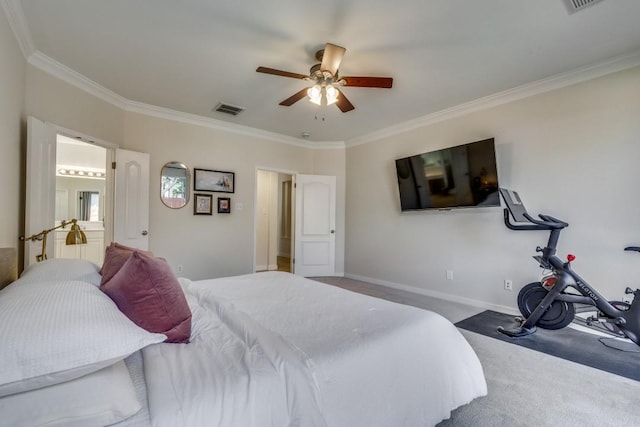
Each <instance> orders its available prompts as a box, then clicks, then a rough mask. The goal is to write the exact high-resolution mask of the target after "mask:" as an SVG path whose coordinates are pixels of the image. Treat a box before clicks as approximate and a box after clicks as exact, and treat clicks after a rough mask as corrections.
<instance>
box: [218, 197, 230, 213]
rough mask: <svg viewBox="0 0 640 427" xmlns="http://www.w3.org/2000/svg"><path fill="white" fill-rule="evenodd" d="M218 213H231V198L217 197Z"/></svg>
mask: <svg viewBox="0 0 640 427" xmlns="http://www.w3.org/2000/svg"><path fill="white" fill-rule="evenodd" d="M218 213H231V199H230V198H229V197H218Z"/></svg>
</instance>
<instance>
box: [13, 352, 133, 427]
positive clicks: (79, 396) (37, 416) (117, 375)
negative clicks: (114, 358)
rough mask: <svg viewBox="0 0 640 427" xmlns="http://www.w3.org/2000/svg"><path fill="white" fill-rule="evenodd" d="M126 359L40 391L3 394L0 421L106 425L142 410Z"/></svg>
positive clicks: (36, 424)
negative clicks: (4, 395) (125, 362)
mask: <svg viewBox="0 0 640 427" xmlns="http://www.w3.org/2000/svg"><path fill="white" fill-rule="evenodd" d="M140 408H141V406H140V402H139V401H138V399H137V397H136V390H135V388H134V386H133V382H132V381H131V377H130V376H129V371H128V369H127V367H126V365H125V364H124V362H123V361H120V362H117V363H116V364H115V365H111V366H109V367H106V368H103V369H101V370H99V371H96V372H93V373H91V374H88V375H85V376H83V377H80V378H76V379H75V380H71V381H67V382H64V383H60V384H55V385H51V386H49V387H44V388H40V389H38V390H31V391H26V392H24V393H18V394H12V395H11V396H6V397H0V420H2V421H1V422H2V424H3V425H8V426H45V425H46V426H58V425H64V426H65V427H72V426H78V427H85V426H105V425H109V424H113V423H117V422H119V421H122V420H124V419H126V418H129V417H130V416H132V415H134V414H135V413H137V412H138V411H139V410H140Z"/></svg>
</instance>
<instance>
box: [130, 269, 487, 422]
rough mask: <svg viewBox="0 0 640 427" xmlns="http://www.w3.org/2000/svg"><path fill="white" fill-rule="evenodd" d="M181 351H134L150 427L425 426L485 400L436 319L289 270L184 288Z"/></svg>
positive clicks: (462, 352) (463, 347) (474, 368)
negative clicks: (188, 332)
mask: <svg viewBox="0 0 640 427" xmlns="http://www.w3.org/2000/svg"><path fill="white" fill-rule="evenodd" d="M184 289H185V293H186V294H187V298H188V301H189V303H190V306H191V308H192V312H193V326H194V327H193V331H192V342H191V343H190V344H186V345H181V344H157V345H153V346H151V347H148V348H145V349H144V350H143V356H144V366H145V377H146V381H147V390H148V399H149V409H150V412H151V420H152V424H153V425H156V426H243V427H244V426H260V427H262V426H288V425H290V426H323V425H326V426H331V427H333V426H349V427H355V426H367V427H370V426H381V427H388V426H425V425H434V424H436V423H437V422H439V421H440V420H442V419H444V418H448V417H449V414H450V412H451V410H453V409H455V408H456V407H458V406H460V405H463V404H466V403H468V402H470V401H471V400H473V399H474V398H476V397H478V396H482V395H485V394H486V392H487V388H486V383H485V379H484V375H483V373H482V367H481V365H480V362H479V361H478V358H477V357H476V355H475V353H474V352H473V350H472V349H471V347H470V346H469V344H468V343H467V342H466V340H465V339H464V337H463V336H462V335H461V334H460V333H459V332H458V330H457V329H456V328H455V326H453V324H451V323H450V322H449V321H447V320H446V319H444V318H443V317H441V316H439V315H437V314H435V313H432V312H429V311H424V310H420V309H417V308H414V307H409V306H404V305H400V304H395V303H392V302H388V301H384V300H380V299H377V298H372V297H368V296H365V295H361V294H357V293H352V292H349V291H345V290H343V289H339V288H335V287H332V286H328V285H324V284H321V283H318V282H314V281H311V280H308V279H304V278H301V277H298V276H294V275H291V274H288V273H277V272H270V273H258V274H250V275H245V276H237V277H230V278H223V279H212V280H203V281H197V282H185V283H184Z"/></svg>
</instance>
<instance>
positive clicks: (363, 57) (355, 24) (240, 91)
mask: <svg viewBox="0 0 640 427" xmlns="http://www.w3.org/2000/svg"><path fill="white" fill-rule="evenodd" d="M2 1H4V2H8V3H9V4H12V6H11V7H13V8H19V7H20V6H21V8H22V11H23V13H24V18H25V19H24V23H26V25H24V26H23V30H24V31H25V32H26V33H27V34H26V37H27V40H29V42H30V43H31V48H32V50H33V52H35V53H38V54H41V55H42V54H43V55H45V56H46V57H49V58H51V59H53V60H54V61H57V62H59V63H61V64H63V65H64V66H66V67H68V68H70V69H71V70H73V71H75V72H77V73H80V74H81V75H83V76H85V77H86V78H88V79H90V80H92V81H93V82H96V83H97V84H98V85H101V86H103V87H104V88H106V89H108V90H110V91H112V92H114V93H115V94H117V95H119V96H121V97H123V98H124V99H126V100H128V101H132V102H134V103H142V104H148V105H151V106H157V107H163V108H166V109H170V110H175V111H178V112H181V113H189V114H193V115H196V116H202V117H207V118H212V119H215V120H220V121H224V122H230V123H233V124H235V125H242V126H248V127H251V128H256V129H260V130H266V131H269V132H275V133H277V134H282V135H286V136H289V137H293V138H300V136H301V133H302V132H309V133H310V134H311V136H310V138H309V139H310V140H312V141H346V142H348V141H349V140H352V139H354V138H361V137H362V136H363V135H367V134H370V133H373V132H377V131H378V132H379V131H381V130H384V129H386V128H389V127H391V126H397V125H399V124H402V123H405V122H407V121H411V120H415V119H419V118H421V117H424V116H428V115H431V114H434V113H436V112H438V111H442V110H445V109H448V108H451V107H454V106H457V105H461V104H465V103H468V102H470V101H473V100H476V99H479V98H482V97H486V96H488V95H491V94H495V93H498V92H501V91H505V90H508V89H511V88H515V87H519V86H522V85H525V84H528V83H530V82H534V81H538V80H541V79H546V78H549V77H550V76H554V75H558V74H561V73H566V72H569V71H571V70H575V69H579V68H582V67H586V66H589V65H591V64H598V63H602V62H604V61H608V60H610V59H611V58H618V57H621V56H624V55H636V54H637V53H638V52H640V24H639V23H638V22H639V21H640V1H638V0H604V1H602V2H599V3H596V4H594V5H592V6H589V7H587V8H585V9H584V10H582V11H580V12H577V13H573V14H569V13H568V9H567V7H566V2H565V0H530V1H524V0H521V1H519V0H482V1H477V0H428V1H427V0H414V1H410V0H396V1H393V2H390V1H387V0H325V1H322V2H310V1H304V0H302V1H301V0H279V1H277V2H268V1H264V0H236V1H220V0H218V1H214V0H181V1H176V0H135V1H132V0H108V1H105V0H56V1H43V0H22V1H18V0H2ZM14 29H15V26H14ZM22 37H23V38H24V37H25V35H24V34H23V36H22ZM19 39H20V38H19ZM327 42H331V43H334V44H338V45H341V46H344V47H346V49H347V51H346V54H345V56H344V60H343V62H342V66H341V68H340V74H341V75H351V76H363V75H364V76H390V77H393V78H394V85H393V88H392V89H370V88H354V87H346V88H343V92H344V94H345V95H346V96H347V97H348V98H349V100H350V101H351V102H352V103H353V104H354V105H355V107H356V109H355V110H353V111H351V112H348V113H341V112H340V110H338V108H337V107H335V106H330V107H322V108H321V109H318V107H316V106H315V105H313V104H311V103H310V102H307V101H306V100H305V99H303V100H301V101H299V102H298V103H296V104H294V105H293V106H291V107H282V106H279V105H278V103H279V102H280V101H282V100H283V99H285V98H287V97H289V96H290V95H292V94H293V93H295V92H297V91H298V90H300V89H302V88H303V87H305V86H307V83H306V82H305V81H303V80H296V79H291V78H284V77H278V76H272V75H267V74H260V73H256V72H255V69H256V68H257V67H258V66H265V67H271V68H277V69H281V70H286V71H292V72H295V73H300V74H307V73H308V71H309V68H310V66H311V65H313V64H314V63H316V62H317V61H315V60H314V53H315V52H316V50H318V49H319V48H321V47H323V46H324V44H325V43H327ZM218 102H226V103H230V104H233V105H238V106H242V107H244V108H246V110H245V111H244V112H243V113H241V114H240V115H238V116H236V117H233V116H229V115H225V114H222V113H217V112H212V111H211V110H212V108H213V107H214V106H215V105H216V104H218ZM323 119H324V120H323Z"/></svg>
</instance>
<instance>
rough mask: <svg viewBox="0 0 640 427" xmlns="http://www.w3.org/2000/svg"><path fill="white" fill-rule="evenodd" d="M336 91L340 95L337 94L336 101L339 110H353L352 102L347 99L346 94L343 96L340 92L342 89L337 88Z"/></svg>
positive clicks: (344, 111)
mask: <svg viewBox="0 0 640 427" xmlns="http://www.w3.org/2000/svg"><path fill="white" fill-rule="evenodd" d="M338 92H339V93H340V95H338V100H337V101H336V105H337V106H338V108H339V109H340V111H342V112H343V113H346V112H347V111H351V110H353V109H354V108H356V107H354V106H353V104H352V103H351V102H350V101H349V100H348V99H347V97H346V96H344V93H342V91H341V90H340V89H338Z"/></svg>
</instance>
